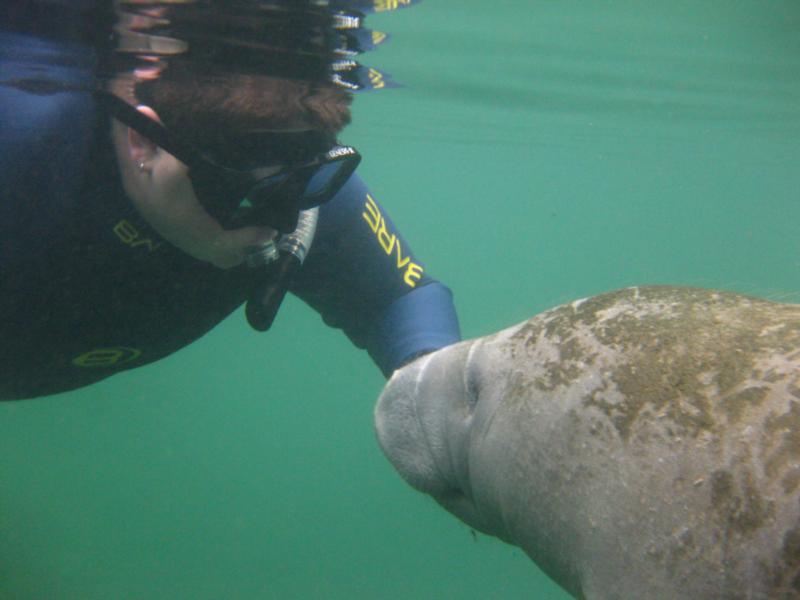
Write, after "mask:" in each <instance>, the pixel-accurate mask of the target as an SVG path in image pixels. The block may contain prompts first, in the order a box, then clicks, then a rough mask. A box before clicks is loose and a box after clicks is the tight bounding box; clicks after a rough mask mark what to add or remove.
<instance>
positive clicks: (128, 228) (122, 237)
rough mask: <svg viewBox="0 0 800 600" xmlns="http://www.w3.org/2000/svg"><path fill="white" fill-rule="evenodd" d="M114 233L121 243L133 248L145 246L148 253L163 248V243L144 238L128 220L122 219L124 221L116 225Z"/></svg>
mask: <svg viewBox="0 0 800 600" xmlns="http://www.w3.org/2000/svg"><path fill="white" fill-rule="evenodd" d="M114 233H115V234H116V236H117V237H118V238H119V241H120V242H122V243H123V244H125V245H126V246H130V247H131V248H136V247H138V246H144V247H145V248H147V251H148V252H155V251H156V250H158V248H159V247H160V246H161V242H154V241H153V240H151V239H150V238H145V237H142V234H141V233H139V230H138V229H136V227H134V226H133V224H132V223H131V222H130V221H128V220H127V219H122V221H120V222H119V223H117V224H116V225H114Z"/></svg>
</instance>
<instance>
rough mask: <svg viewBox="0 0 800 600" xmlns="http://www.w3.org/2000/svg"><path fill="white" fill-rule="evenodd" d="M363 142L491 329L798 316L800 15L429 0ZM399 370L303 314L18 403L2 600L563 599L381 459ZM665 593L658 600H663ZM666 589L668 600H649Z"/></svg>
mask: <svg viewBox="0 0 800 600" xmlns="http://www.w3.org/2000/svg"><path fill="white" fill-rule="evenodd" d="M369 25H371V26H372V27H375V28H377V29H383V30H386V31H389V32H390V33H391V34H392V35H393V37H394V39H393V40H392V42H391V43H390V44H388V45H386V46H385V47H382V48H381V50H380V51H378V52H376V53H374V54H370V55H369V56H368V57H366V58H367V60H366V61H365V62H367V63H368V64H370V65H373V66H377V67H379V68H381V69H385V70H386V71H388V72H389V73H391V74H392V75H393V76H394V78H395V79H397V80H399V81H401V82H402V83H403V84H404V86H405V87H403V88H401V89H394V90H385V91H381V92H376V93H367V94H363V95H361V96H358V98H357V100H356V103H355V106H354V122H353V124H352V125H351V126H350V128H349V129H348V130H346V131H345V132H344V134H343V135H342V140H343V141H345V142H347V143H350V144H353V145H355V146H356V147H358V148H359V150H360V151H361V152H362V154H363V155H364V162H363V166H362V168H361V173H362V175H363V176H364V178H365V180H366V181H367V183H368V184H369V185H370V186H371V188H372V191H373V195H374V196H375V198H376V200H378V201H379V202H381V203H382V204H383V206H384V207H385V208H386V211H387V212H388V213H389V214H390V215H391V216H392V218H393V220H394V221H395V223H396V224H397V225H398V227H399V229H400V230H401V231H402V232H403V234H404V236H405V237H406V238H407V240H408V241H409V242H410V244H411V246H412V247H413V248H414V250H415V251H416V253H417V254H418V256H419V257H420V258H422V259H423V262H424V263H425V265H426V267H427V270H428V272H429V273H430V274H432V275H433V276H435V277H437V278H439V279H441V280H442V281H443V282H445V283H446V284H447V285H449V286H450V287H451V289H452V290H453V291H454V293H455V298H456V303H457V307H458V309H459V312H460V319H461V325H462V330H463V334H464V336H465V337H474V336H480V335H485V334H488V333H491V332H493V331H496V330H497V329H500V328H503V327H506V326H509V325H511V324H513V323H516V322H518V321H521V320H523V319H526V318H528V317H530V316H532V315H534V314H536V313H538V312H540V311H542V310H544V309H547V308H549V307H552V306H554V305H556V304H560V303H563V302H566V301H570V300H573V299H576V298H580V297H585V296H588V295H592V294H597V293H600V292H603V291H607V290H611V289H615V288H619V287H623V286H628V285H641V284H656V283H665V284H666V283H670V284H686V285H694V286H703V287H713V288H722V289H728V290H735V291H739V292H745V293H749V294H753V295H757V296H761V297H766V298H770V299H775V300H780V301H786V302H800V199H799V198H798V192H800V135H798V134H800V35H798V32H800V5H799V4H797V2H796V0H774V1H771V2H764V1H757V0H705V1H704V2H696V1H695V0H671V1H670V2H663V1H660V0H636V1H635V0H604V1H599V0H598V1H594V2H577V1H564V2H556V1H552V0H550V1H542V2H536V1H533V0H494V1H493V2H486V1H477V0H462V1H460V2H454V1H444V0H442V1H436V0H426V1H425V2H423V3H422V4H420V5H419V6H416V7H414V8H412V9H409V10H402V11H398V12H395V13H390V14H385V15H375V16H373V17H371V18H370V20H369ZM382 384H383V378H382V377H381V375H380V373H379V372H378V370H377V369H376V368H375V367H374V366H373V365H372V363H371V362H370V360H369V359H368V357H367V356H366V354H365V353H363V352H360V351H358V350H357V349H355V348H353V347H352V346H351V345H350V344H349V342H348V341H347V340H346V338H345V337H344V336H343V335H342V334H341V333H340V332H337V331H334V330H330V329H328V328H326V327H325V326H324V325H323V324H322V322H321V320H320V319H319V317H318V316H317V315H316V314H315V313H314V312H313V311H311V310H310V309H308V308H307V307H306V306H304V305H303V304H302V303H300V302H299V301H297V300H296V299H293V298H291V299H289V300H288V301H287V302H286V303H285V305H284V307H283V309H282V311H281V314H280V315H279V317H278V320H277V323H276V325H275V326H274V328H273V330H272V331H271V332H270V333H269V334H267V335H262V334H258V333H255V332H254V331H252V330H251V329H249V327H248V326H247V324H246V323H245V320H244V316H243V314H242V312H241V311H240V312H237V313H236V314H234V315H233V316H231V317H230V318H229V319H228V320H227V321H226V322H224V323H223V324H222V325H220V326H219V327H218V328H216V329H215V330H214V331H212V332H211V333H210V334H208V335H207V336H205V337H204V338H203V339H202V340H200V341H199V342H197V343H195V344H194V345H192V346H190V347H189V348H187V349H185V350H183V351H181V352H179V353H177V354H175V355H173V356H172V357H170V358H168V359H166V360H163V361H161V362H160V363H158V364H155V365H153V366H149V367H145V368H142V369H138V370H135V371H132V372H128V373H124V374H121V375H117V376H115V377H113V378H112V379H110V380H106V381H105V382H103V383H101V384H98V385H95V386H93V387H90V388H87V389H85V390H81V391H78V392H74V393H68V394H61V395H58V396H54V397H50V398H44V399H38V400H32V401H24V402H6V403H0V599H3V600H5V599H24V600H27V599H35V600H38V599H58V600H61V599H70V600H72V599H81V600H100V599H104V600H105V599H144V600H149V599H182V598H191V599H194V600H205V599H286V600H294V599H325V600H340V599H341V600H344V599H347V600H353V599H362V598H364V599H376V600H401V599H402V600H406V599H412V598H413V599H416V600H449V599H453V600H489V599H494V600H513V599H518V598H534V599H544V600H563V599H566V598H568V596H567V595H566V594H565V593H564V592H563V591H561V590H560V589H559V588H558V587H557V586H555V585H554V584H553V583H551V582H550V581H549V580H548V579H547V577H546V576H544V575H543V574H542V573H541V572H539V571H538V570H537V568H536V567H535V566H534V565H533V563H531V561H530V560H529V559H528V558H527V557H525V556H524V554H523V553H522V552H521V551H520V550H518V549H516V548H513V547H511V546H508V545H506V544H504V543H502V542H499V541H497V540H495V539H492V538H489V537H486V536H483V535H480V534H478V535H477V536H476V537H473V535H472V534H471V533H470V530H469V528H468V527H466V526H465V525H463V524H461V523H460V522H458V521H457V520H456V519H455V518H453V517H451V516H450V515H449V514H447V513H445V512H444V511H443V510H442V509H440V508H439V507H438V506H437V505H436V504H435V503H434V502H433V501H432V500H430V499H429V498H427V497H424V496H423V495H421V494H419V493H417V492H414V491H413V490H411V488H409V487H408V486H407V485H406V484H405V483H404V482H403V481H402V480H401V479H400V477H399V476H398V475H396V474H395V473H394V471H393V470H392V467H391V466H390V465H389V463H388V462H387V461H386V460H385V459H384V458H383V456H382V455H381V452H380V449H379V448H378V445H377V442H376V441H375V437H374V434H373V428H372V408H373V405H374V402H375V400H376V398H377V396H378V394H379V393H380V390H381V387H382ZM644 592H645V591H643V593H644ZM643 597H644V596H643Z"/></svg>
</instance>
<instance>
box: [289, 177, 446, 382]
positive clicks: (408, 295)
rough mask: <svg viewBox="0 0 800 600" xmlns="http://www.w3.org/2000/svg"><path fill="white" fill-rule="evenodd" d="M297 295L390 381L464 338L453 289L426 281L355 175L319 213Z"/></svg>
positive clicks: (296, 286) (421, 267)
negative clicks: (411, 364)
mask: <svg viewBox="0 0 800 600" xmlns="http://www.w3.org/2000/svg"><path fill="white" fill-rule="evenodd" d="M292 292H293V293H295V294H296V295H297V296H299V297H300V298H301V299H302V300H304V301H305V302H306V303H308V304H309V305H310V306H312V307H313V308H314V309H315V310H317V311H318V312H319V313H320V314H321V316H322V318H323V320H324V321H325V323H326V324H328V325H330V326H331V327H336V328H339V329H342V330H344V332H345V333H346V334H347V336H348V337H349V338H350V340H352V342H353V343H354V344H355V345H356V346H357V347H359V348H364V349H366V350H367V351H368V352H369V355H370V356H371V357H372V359H373V361H374V362H375V363H376V364H377V365H378V367H379V368H380V369H381V371H382V372H383V373H384V375H386V376H389V375H391V373H392V371H394V370H395V369H396V368H398V367H399V366H401V365H402V364H403V363H404V362H406V361H408V360H410V359H411V358H413V357H415V356H417V355H419V354H423V353H425V352H431V351H433V350H436V349H438V348H442V347H444V346H447V345H450V344H452V343H454V342H457V341H458V340H459V339H460V332H459V326H458V319H457V317H456V311H455V308H454V305H453V299H452V294H451V292H450V290H449V289H448V288H447V287H445V286H444V285H442V284H441V283H439V282H438V281H436V280H435V279H433V278H431V277H430V276H429V275H428V274H427V272H426V270H425V267H424V265H423V264H422V263H421V262H420V260H419V259H418V258H417V257H416V256H415V255H414V254H413V253H412V252H411V249H410V247H409V246H408V243H407V242H406V241H405V240H404V239H403V238H402V237H401V236H400V234H399V233H398V232H397V230H396V229H395V227H394V224H393V223H392V222H391V220H390V219H389V217H388V215H387V214H386V212H385V210H384V209H383V208H382V207H381V206H380V205H379V204H378V203H377V202H376V201H375V199H374V198H373V196H372V194H371V193H370V192H369V190H368V189H367V187H366V185H364V183H363V181H361V179H360V178H359V177H358V175H354V176H353V177H351V178H350V180H349V181H348V182H347V184H346V185H345V186H344V187H343V188H342V189H341V190H340V191H339V193H338V194H337V195H336V196H335V197H334V198H333V199H332V200H331V201H330V202H328V203H327V204H325V205H323V206H322V207H321V208H320V218H319V223H318V226H317V234H316V237H315V238H314V244H313V246H312V248H311V251H310V252H309V255H308V257H307V259H306V262H305V264H304V266H303V269H302V270H301V272H300V275H299V277H298V278H297V280H296V281H295V283H294V285H293V286H292Z"/></svg>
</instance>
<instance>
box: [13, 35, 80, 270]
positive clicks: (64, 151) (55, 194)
mask: <svg viewBox="0 0 800 600" xmlns="http://www.w3.org/2000/svg"><path fill="white" fill-rule="evenodd" d="M90 64H91V53H90V51H88V50H86V49H85V48H84V47H82V46H76V45H70V44H67V43H61V42H56V41H52V40H45V39H41V38H38V37H35V36H30V35H21V34H18V33H13V32H7V31H3V30H2V29H0V73H2V74H1V75H0V267H7V266H8V265H10V264H11V263H13V262H16V261H17V260H19V259H20V258H23V257H26V256H32V255H34V254H36V253H38V252H40V251H41V250H42V249H43V248H44V247H45V246H46V245H47V244H48V242H49V241H50V240H52V239H54V238H55V237H57V236H58V235H60V233H59V229H60V227H61V225H62V222H63V218H64V214H65V212H66V211H67V209H68V208H69V207H70V206H71V205H72V204H73V203H74V202H75V201H76V199H77V196H78V192H79V186H80V183H81V175H82V173H83V165H84V161H85V160H86V156H87V153H88V150H89V144H90V138H91V131H92V125H93V122H94V106H93V103H92V100H91V96H90V94H89V93H88V92H81V91H69V90H58V89H57V88H58V86H59V85H64V86H70V85H71V86H80V85H88V84H90V83H91V82H92V78H91V68H90ZM29 82H36V83H38V84H40V86H41V89H36V88H35V87H34V88H31V87H30V83H29ZM26 84H28V87H26Z"/></svg>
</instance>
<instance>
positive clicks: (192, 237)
mask: <svg viewBox="0 0 800 600" xmlns="http://www.w3.org/2000/svg"><path fill="white" fill-rule="evenodd" d="M139 110H141V111H142V112H144V113H145V114H147V115H148V116H149V117H150V118H155V119H157V116H156V115H155V113H154V112H153V111H152V110H151V109H149V108H147V107H139ZM113 137H114V144H115V148H116V151H117V159H118V163H119V167H120V172H121V174H122V180H123V185H124V187H125V191H126V192H127V193H128V195H129V196H130V197H131V200H132V201H133V203H134V205H135V206H136V208H137V209H138V210H139V212H140V213H141V214H142V216H143V217H144V218H145V220H147V222H148V223H149V224H150V225H151V226H152V227H153V229H155V230H156V231H157V232H158V233H159V235H161V236H162V237H163V238H164V239H165V240H167V241H168V242H170V243H171V244H173V245H174V246H176V247H178V248H180V249H181V250H183V251H184V252H186V253H187V254H189V255H190V256H193V257H194V258H196V259H198V260H202V261H205V262H209V263H211V264H212V265H214V266H216V267H219V268H222V269H228V268H231V267H235V266H237V265H239V264H241V263H242V261H243V260H244V258H245V256H246V255H247V253H248V251H249V250H250V248H251V247H253V246H261V245H263V244H264V243H266V242H267V241H269V240H271V239H273V238H274V237H275V236H276V235H277V232H276V231H275V230H273V229H271V228H269V227H242V228H239V229H231V230H226V229H224V228H223V227H222V226H221V225H220V224H219V223H218V222H217V221H216V220H215V219H214V218H213V217H212V216H211V215H210V214H208V213H207V212H206V210H205V209H204V208H203V207H202V206H201V205H200V202H199V201H198V199H197V196H196V195H195V193H194V189H193V188H192V182H191V180H190V179H189V174H188V169H187V167H186V165H184V164H183V163H182V162H180V161H179V160H178V159H176V158H175V157H174V156H172V155H171V154H169V153H168V152H166V151H165V150H163V149H161V148H159V147H158V146H156V145H155V144H153V143H152V142H151V141H150V140H148V139H147V138H145V137H144V136H142V135H140V134H138V133H137V132H135V131H133V130H131V129H129V128H127V127H125V126H124V125H122V124H120V123H118V122H115V123H114V128H113Z"/></svg>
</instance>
